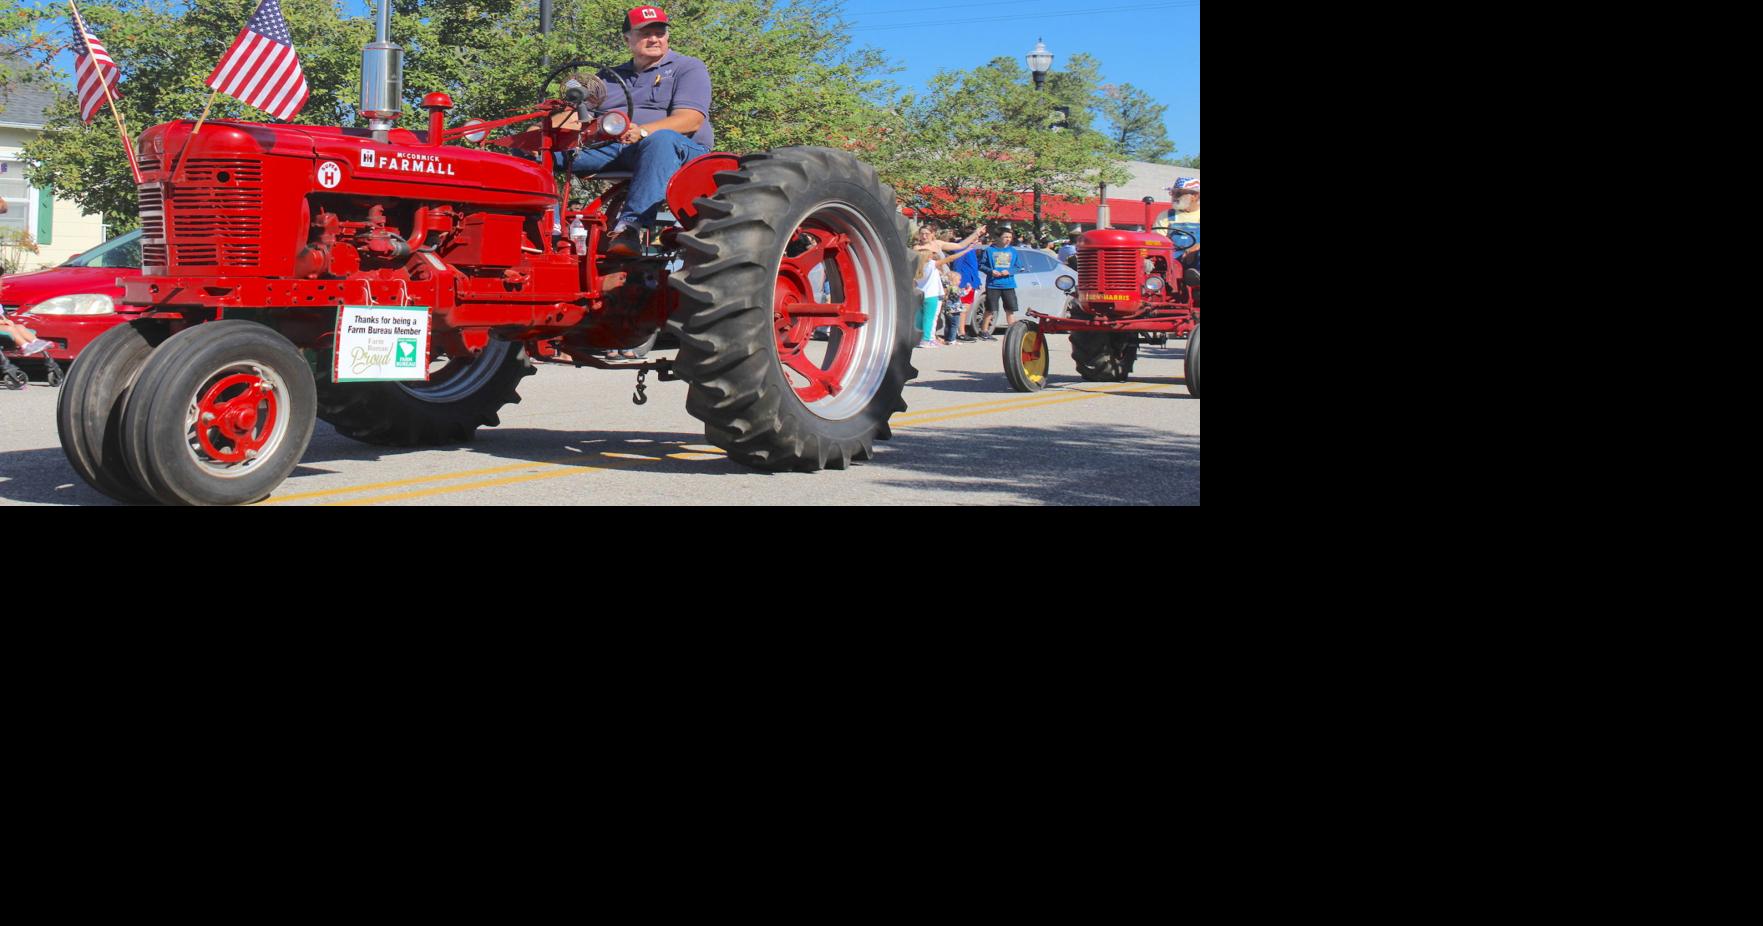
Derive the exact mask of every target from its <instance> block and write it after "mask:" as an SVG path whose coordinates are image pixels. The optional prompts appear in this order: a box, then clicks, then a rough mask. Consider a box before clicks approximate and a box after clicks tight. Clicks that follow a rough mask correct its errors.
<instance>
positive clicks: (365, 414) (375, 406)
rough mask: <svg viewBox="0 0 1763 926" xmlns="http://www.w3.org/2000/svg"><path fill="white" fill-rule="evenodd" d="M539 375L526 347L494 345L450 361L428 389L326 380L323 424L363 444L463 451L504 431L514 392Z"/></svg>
mask: <svg viewBox="0 0 1763 926" xmlns="http://www.w3.org/2000/svg"><path fill="white" fill-rule="evenodd" d="M535 372H537V370H535V369H534V367H533V363H532V360H531V359H529V358H528V357H527V354H526V348H525V347H524V346H523V345H521V344H517V343H514V342H512V341H498V340H495V339H491V340H490V342H489V343H488V344H486V345H484V348H483V350H480V351H478V352H477V353H475V354H470V353H466V352H464V351H461V352H460V356H457V357H451V356H450V357H448V358H447V362H446V363H445V365H443V366H441V367H440V368H439V369H436V370H433V371H431V372H430V373H429V379H428V381H427V382H413V383H332V382H329V381H328V379H326V378H322V377H321V378H320V381H319V383H318V417H319V418H321V419H323V420H324V421H325V422H327V423H328V424H330V426H331V427H333V428H336V429H337V433H338V434H341V435H343V436H344V437H349V438H353V439H355V440H358V441H361V442H362V443H365V444H378V445H381V446H386V447H427V446H435V445H445V444H462V443H465V442H466V441H469V440H471V438H472V435H474V434H475V433H476V432H477V429H478V428H479V427H495V426H496V425H499V424H501V423H502V419H501V418H500V417H498V416H497V413H498V412H500V411H501V410H502V406H504V405H511V404H514V403H517V402H519V401H520V393H519V392H517V391H515V390H516V389H517V388H518V387H519V386H520V381H521V380H522V379H524V378H525V377H528V376H531V375H533V374H534V373H535Z"/></svg>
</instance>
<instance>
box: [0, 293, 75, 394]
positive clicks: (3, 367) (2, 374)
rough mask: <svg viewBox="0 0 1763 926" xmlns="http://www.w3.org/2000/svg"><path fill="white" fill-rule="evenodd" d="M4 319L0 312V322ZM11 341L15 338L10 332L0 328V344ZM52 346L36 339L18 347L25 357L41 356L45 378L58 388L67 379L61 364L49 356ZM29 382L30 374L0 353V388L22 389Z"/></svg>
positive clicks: (4, 316) (4, 315)
mask: <svg viewBox="0 0 1763 926" xmlns="http://www.w3.org/2000/svg"><path fill="white" fill-rule="evenodd" d="M5 318H6V314H5V312H4V311H0V321H4V320H5ZM13 340H15V338H14V336H13V333H12V332H10V331H7V330H5V329H4V328H0V344H10V343H12V341H13ZM54 346H55V345H54V344H51V343H50V342H48V341H45V340H43V339H41V338H38V339H37V340H34V341H31V342H29V343H27V344H22V345H20V351H19V353H21V354H22V355H24V356H27V357H28V356H30V355H32V354H42V355H43V367H44V372H45V374H46V376H45V378H46V379H47V380H48V382H49V385H50V386H60V385H61V381H62V380H63V379H66V378H67V374H66V373H65V372H64V371H63V370H62V369H61V364H59V363H56V362H55V358H53V357H50V356H49V348H51V347H54ZM30 381H31V377H30V374H28V373H26V372H25V371H24V370H22V369H20V368H19V367H18V365H17V364H14V363H13V362H12V360H11V358H9V357H7V356H6V354H4V353H0V387H4V388H7V389H23V388H24V387H25V386H27V385H29V384H30Z"/></svg>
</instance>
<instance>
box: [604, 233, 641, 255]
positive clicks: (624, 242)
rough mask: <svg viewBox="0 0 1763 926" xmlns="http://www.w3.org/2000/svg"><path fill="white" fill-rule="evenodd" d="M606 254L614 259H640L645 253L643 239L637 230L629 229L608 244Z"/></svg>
mask: <svg viewBox="0 0 1763 926" xmlns="http://www.w3.org/2000/svg"><path fill="white" fill-rule="evenodd" d="M606 253H607V254H610V255H612V256H613V257H640V256H642V253H643V239H642V237H641V236H640V235H638V234H637V230H636V229H634V228H627V229H625V230H624V232H623V233H622V234H619V235H618V236H616V237H614V238H613V239H612V240H611V241H609V242H607V244H606Z"/></svg>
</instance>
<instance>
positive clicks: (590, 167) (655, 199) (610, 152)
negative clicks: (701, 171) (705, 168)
mask: <svg viewBox="0 0 1763 926" xmlns="http://www.w3.org/2000/svg"><path fill="white" fill-rule="evenodd" d="M709 153H710V149H709V148H706V147H704V146H703V145H700V144H698V143H697V142H695V141H692V140H691V139H689V138H687V137H685V136H684V135H681V134H680V133H678V132H675V131H673V130H672V129H662V130H661V131H659V132H650V133H649V137H648V138H645V139H643V140H642V141H640V142H637V143H636V144H634V145H626V144H622V143H619V142H613V143H612V144H610V145H607V146H606V147H604V148H594V149H591V150H588V151H578V152H576V155H575V160H573V161H571V162H570V163H569V172H570V173H572V174H577V175H580V174H588V173H596V172H599V171H602V170H628V171H630V172H631V173H633V174H635V175H636V176H634V177H632V178H631V181H630V183H631V185H630V195H628V196H626V197H625V198H624V210H623V211H621V212H620V213H619V214H618V221H617V224H618V225H631V226H637V227H641V226H644V225H648V224H649V223H651V222H654V221H655V214H656V213H657V212H660V211H661V207H662V205H664V204H665V202H666V200H667V181H669V180H672V179H673V175H674V174H676V173H678V172H679V169H680V165H682V164H684V163H685V162H687V161H690V160H691V159H693V158H695V157H698V156H699V155H703V154H709ZM564 154H565V152H561V151H559V152H557V155H556V157H557V164H558V166H559V167H561V166H562V165H563V157H564Z"/></svg>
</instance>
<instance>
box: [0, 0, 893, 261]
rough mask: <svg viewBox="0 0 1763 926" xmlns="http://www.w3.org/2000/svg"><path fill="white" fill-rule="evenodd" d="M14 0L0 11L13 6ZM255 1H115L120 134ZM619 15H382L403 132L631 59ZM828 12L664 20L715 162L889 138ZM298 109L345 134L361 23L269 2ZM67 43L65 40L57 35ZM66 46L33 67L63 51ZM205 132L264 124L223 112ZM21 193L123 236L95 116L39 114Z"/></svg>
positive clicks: (704, 9) (183, 115)
mask: <svg viewBox="0 0 1763 926" xmlns="http://www.w3.org/2000/svg"><path fill="white" fill-rule="evenodd" d="M12 2H14V0H0V3H12ZM255 6H256V0H187V2H185V3H184V4H182V5H181V6H178V7H173V6H172V5H171V3H170V2H169V0H115V2H114V3H113V5H111V6H107V7H95V8H93V9H92V10H91V11H89V15H88V17H87V18H88V20H90V21H91V23H92V26H93V28H94V29H95V30H96V31H97V32H98V34H99V36H100V37H102V38H103V40H104V42H105V45H106V46H107V47H108V48H109V50H110V52H111V54H112V56H113V57H114V58H115V59H116V60H117V62H118V64H119V65H120V66H121V67H122V71H123V75H122V76H123V83H122V88H121V90H122V94H123V100H122V104H121V106H122V111H123V115H124V118H125V119H126V120H127V122H128V127H129V131H130V132H131V133H139V132H140V131H141V130H143V129H145V128H147V127H149V126H152V125H155V124H157V123H161V122H167V121H170V120H173V119H195V118H197V116H198V115H200V114H201V112H202V108H203V106H204V104H206V103H207V101H208V99H209V93H210V92H209V90H208V89H207V88H206V87H205V86H203V85H202V80H203V79H204V78H206V77H207V76H208V72H209V71H210V70H211V69H212V68H213V66H214V63H215V62H216V61H218V60H219V59H220V56H221V55H222V54H223V53H224V52H225V50H226V49H227V47H228V46H229V45H230V44H231V43H232V41H233V38H234V36H236V35H237V34H238V31H239V29H240V28H241V27H242V26H243V25H244V23H245V21H246V19H247V18H248V17H249V15H250V13H251V11H252V10H253V9H254V8H255ZM629 7H630V3H629V2H628V0H558V2H557V3H556V6H555V9H554V15H553V31H552V33H551V34H550V35H549V36H544V37H542V36H540V35H538V29H537V24H538V4H537V0H394V4H393V16H392V40H393V41H395V42H397V43H398V44H399V45H400V46H401V47H402V48H403V49H404V51H405V59H404V98H405V102H406V104H407V106H406V108H405V112H404V115H403V118H402V120H401V125H403V126H404V127H406V128H412V129H422V128H426V126H427V114H426V113H425V112H424V111H422V110H421V109H420V108H419V106H418V104H419V103H420V101H421V99H422V97H423V96H424V95H425V94H427V93H429V92H431V91H435V90H440V91H445V92H447V93H449V94H450V95H451V96H452V97H453V101H454V109H453V112H452V113H451V121H452V123H453V124H456V125H457V124H459V123H462V122H464V121H465V120H466V119H468V118H472V117H477V118H483V119H494V118H501V117H505V116H510V115H516V114H519V113H521V112H525V111H527V110H528V109H529V108H530V107H531V106H532V105H533V103H535V102H536V101H537V100H538V99H539V98H540V97H539V93H540V87H539V83H540V82H541V80H543V78H544V76H545V75H544V69H543V68H542V67H541V66H540V59H541V57H542V56H543V55H545V54H547V53H548V54H549V55H550V57H551V60H552V62H553V64H554V65H561V64H563V63H565V62H568V61H571V60H576V59H585V60H589V61H593V62H595V63H598V64H603V65H613V64H619V63H622V62H624V61H625V60H627V59H628V58H629V57H630V54H629V50H628V49H627V48H626V46H625V44H624V41H623V39H622V38H621V37H620V35H619V33H620V31H621V27H622V22H623V16H624V12H625V10H627V9H629ZM840 8H841V4H840V3H839V2H838V0H786V2H775V0H679V2H676V3H670V4H669V5H668V13H669V16H670V17H671V18H672V21H673V27H674V28H673V31H674V47H675V48H676V49H677V50H678V51H680V52H681V53H683V54H688V55H693V56H695V57H698V58H702V59H704V61H705V62H706V64H707V65H708V66H709V68H710V73H711V80H712V84H713V87H714V98H713V100H712V106H711V109H712V112H711V119H712V124H713V125H714V126H715V129H716V137H717V147H719V148H723V149H726V150H732V151H754V150H759V149H764V148H772V147H777V146H781V145H791V144H822V145H834V146H843V147H847V148H853V149H859V150H860V151H862V150H873V149H874V148H875V147H876V145H877V141H876V140H877V139H878V138H882V137H885V136H886V135H887V134H889V132H890V131H892V132H896V133H897V132H898V130H899V119H898V116H897V115H896V114H895V113H893V112H891V111H890V110H889V108H888V103H889V102H890V101H891V100H892V95H893V91H892V88H891V86H890V85H889V84H888V83H887V81H886V75H887V74H888V73H889V72H888V68H887V65H886V63H885V62H884V61H883V59H882V57H881V55H880V53H879V52H876V51H875V50H874V49H864V48H856V47H854V46H853V45H852V43H851V41H850V37H849V30H848V27H847V26H846V24H845V22H844V20H843V19H842V18H841V17H840V15H839V11H840ZM282 10H283V12H284V13H285V15H286V16H287V19H288V26H289V30H290V31H291V33H292V35H293V39H294V46H295V48H296V49H297V50H298V51H299V55H300V62H301V66H302V68H304V70H305V73H306V79H307V82H308V84H309V85H310V86H311V89H312V98H311V99H310V100H309V101H308V102H307V104H306V107H305V108H304V109H303V110H302V111H301V112H300V113H299V114H298V115H297V116H296V117H295V118H294V120H293V121H294V122H296V123H302V124H309V125H344V126H353V125H359V124H360V120H359V119H358V114H357V112H356V104H357V101H358V99H359V93H360V87H359V82H360V61H361V48H362V46H363V45H365V44H366V43H367V42H369V41H372V37H373V23H372V21H371V18H367V17H344V16H343V15H341V13H340V10H339V5H338V4H337V3H336V2H334V0H282ZM64 31H65V30H64ZM67 41H68V40H67V39H62V40H60V43H59V45H58V46H55V47H51V48H50V49H48V50H47V53H49V54H53V53H54V52H55V51H59V49H60V47H64V46H65V45H66V43H67ZM210 118H211V119H245V120H249V121H269V119H268V116H267V115H266V114H264V113H262V112H261V111H258V110H256V109H253V108H251V107H248V106H245V105H244V104H242V103H239V102H237V101H235V100H232V99H230V98H228V97H225V96H221V97H219V98H218V99H216V100H215V103H214V107H213V111H212V113H211V114H210ZM26 156H27V157H28V158H31V159H33V160H34V161H35V167H34V169H33V171H32V178H33V181H34V182H36V183H38V184H39V185H53V186H54V187H55V188H56V189H57V190H58V191H59V192H60V193H61V194H63V195H67V196H68V197H70V198H72V199H73V200H75V201H76V202H78V203H79V204H80V205H81V206H82V207H84V208H86V209H87V210H89V211H94V212H100V213H102V214H103V215H104V216H105V217H106V221H107V222H109V223H110V224H111V225H112V226H113V227H117V228H128V227H132V226H133V225H134V224H135V221H136V218H135V215H136V205H135V191H134V185H133V181H132V178H130V176H129V173H128V164H127V160H126V157H125V156H124V154H123V150H122V145H121V142H120V141H119V140H118V139H117V136H116V130H115V126H114V124H113V123H112V122H110V120H109V119H108V117H105V118H104V119H103V121H99V120H94V122H93V124H92V125H90V126H85V125H82V124H81V123H80V121H79V116H78V114H77V113H76V112H75V111H74V107H73V105H72V103H71V101H69V102H66V103H63V104H60V105H58V106H57V107H56V108H54V109H52V110H51V111H50V114H49V125H48V126H47V128H46V129H45V131H44V133H43V135H42V137H40V138H39V139H37V140H36V141H34V142H32V143H31V144H30V145H29V146H27V149H26Z"/></svg>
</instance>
